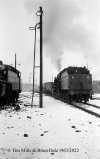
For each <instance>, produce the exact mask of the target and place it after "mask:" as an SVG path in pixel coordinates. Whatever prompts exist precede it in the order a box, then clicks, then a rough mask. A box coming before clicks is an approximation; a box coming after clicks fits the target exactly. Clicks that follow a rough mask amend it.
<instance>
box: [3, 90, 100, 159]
mask: <svg viewBox="0 0 100 159" xmlns="http://www.w3.org/2000/svg"><path fill="white" fill-rule="evenodd" d="M99 97H100V95H99ZM91 102H92V103H97V104H98V105H100V100H92V101H91ZM18 103H19V105H20V107H21V109H20V110H18V111H15V110H14V109H13V108H8V109H7V110H1V112H0V159H100V119H99V118H96V117H95V116H92V115H90V114H88V113H85V112H83V111H81V110H78V109H76V108H74V107H72V106H70V105H68V104H66V103H63V102H61V101H59V100H56V99H54V98H52V97H49V96H45V95H44V96H43V108H39V106H38V105H39V96H38V94H35V97H34V104H33V107H31V94H30V93H22V94H21V96H20V100H19V102H18Z"/></svg>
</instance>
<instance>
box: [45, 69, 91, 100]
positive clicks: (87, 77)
mask: <svg viewBox="0 0 100 159" xmlns="http://www.w3.org/2000/svg"><path fill="white" fill-rule="evenodd" d="M45 85H46V84H45ZM52 89H53V91H51V93H52V92H53V93H52V95H53V96H54V97H55V98H58V99H61V100H63V101H65V102H71V101H77V102H78V101H79V102H82V101H84V102H85V103H86V102H87V101H88V100H89V98H91V97H92V75H91V74H90V71H89V70H88V69H87V68H86V67H68V68H65V69H63V70H62V71H61V72H60V73H59V74H58V75H57V77H55V79H54V84H53V88H52Z"/></svg>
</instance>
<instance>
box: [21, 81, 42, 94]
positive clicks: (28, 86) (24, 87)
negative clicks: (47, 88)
mask: <svg viewBox="0 0 100 159" xmlns="http://www.w3.org/2000/svg"><path fill="white" fill-rule="evenodd" d="M32 90H33V85H32V84H29V83H22V91H23V92H32ZM34 90H35V92H39V86H37V85H35V87H34Z"/></svg>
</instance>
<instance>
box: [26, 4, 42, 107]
mask: <svg viewBox="0 0 100 159" xmlns="http://www.w3.org/2000/svg"><path fill="white" fill-rule="evenodd" d="M36 15H37V16H40V23H37V24H36V25H35V27H29V29H30V30H35V40H34V60H33V94H34V75H35V67H36V66H35V50H36V29H37V26H38V25H39V28H40V66H37V67H40V103H39V105H40V108H42V105H43V97H42V91H43V86H42V85H43V66H42V61H43V59H42V43H43V39H42V15H43V10H42V7H40V10H39V11H37V12H36ZM33 94H32V104H33Z"/></svg>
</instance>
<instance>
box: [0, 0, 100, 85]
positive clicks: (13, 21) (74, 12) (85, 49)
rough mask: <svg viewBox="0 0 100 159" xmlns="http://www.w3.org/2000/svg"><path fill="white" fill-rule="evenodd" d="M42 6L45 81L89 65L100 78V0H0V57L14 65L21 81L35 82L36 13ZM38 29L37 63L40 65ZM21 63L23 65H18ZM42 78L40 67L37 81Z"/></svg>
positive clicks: (93, 74)
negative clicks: (77, 67)
mask: <svg viewBox="0 0 100 159" xmlns="http://www.w3.org/2000/svg"><path fill="white" fill-rule="evenodd" d="M40 6H42V7H43V81H44V82H46V81H52V80H53V78H54V77H55V76H56V75H57V74H58V73H59V71H61V70H62V69H64V68H66V67H68V66H87V67H88V68H89V69H90V72H91V73H92V76H93V80H100V64H99V63H100V62H99V59H100V44H99V42H100V31H99V30H100V1H99V0H96V1H94V0H84V1H83V0H0V60H2V61H3V63H4V64H9V65H11V64H12V65H13V66H14V59H15V57H14V56H15V53H16V55H17V69H18V70H20V71H21V74H22V81H23V82H24V83H25V82H27V83H29V82H32V76H33V74H32V72H33V54H34V30H29V27H34V26H35V24H36V23H38V22H39V20H40V19H39V17H38V16H37V15H36V12H37V11H38V10H39V7H40ZM39 54H40V53H39V29H38V30H37V45H36V65H37V66H39ZM19 64H20V65H19ZM38 81H39V68H36V70H35V82H36V84H38Z"/></svg>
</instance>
